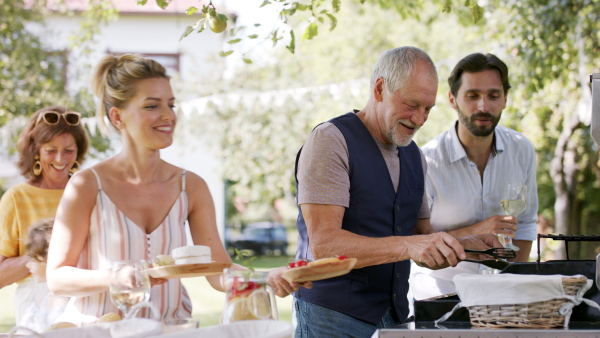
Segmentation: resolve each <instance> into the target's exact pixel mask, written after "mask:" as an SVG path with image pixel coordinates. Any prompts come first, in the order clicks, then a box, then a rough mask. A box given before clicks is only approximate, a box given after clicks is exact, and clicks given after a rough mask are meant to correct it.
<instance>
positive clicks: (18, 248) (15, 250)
mask: <svg viewBox="0 0 600 338" xmlns="http://www.w3.org/2000/svg"><path fill="white" fill-rule="evenodd" d="M64 191H65V190H64V189H42V188H38V187H34V186H33V185H31V184H29V183H25V182H24V183H20V184H17V185H15V186H13V187H11V188H10V189H8V190H7V191H6V192H5V193H4V195H2V198H1V199H0V255H2V256H5V257H15V256H22V255H24V254H25V244H26V242H27V229H28V228H29V227H30V226H31V225H32V224H33V223H35V222H36V221H38V220H40V219H44V218H50V217H54V216H55V215H56V209H58V203H59V202H60V198H61V197H62V195H63V192H64Z"/></svg>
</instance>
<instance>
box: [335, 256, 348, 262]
mask: <svg viewBox="0 0 600 338" xmlns="http://www.w3.org/2000/svg"><path fill="white" fill-rule="evenodd" d="M337 258H338V259H339V260H340V261H343V260H344V259H348V257H346V256H345V255H339V256H337Z"/></svg>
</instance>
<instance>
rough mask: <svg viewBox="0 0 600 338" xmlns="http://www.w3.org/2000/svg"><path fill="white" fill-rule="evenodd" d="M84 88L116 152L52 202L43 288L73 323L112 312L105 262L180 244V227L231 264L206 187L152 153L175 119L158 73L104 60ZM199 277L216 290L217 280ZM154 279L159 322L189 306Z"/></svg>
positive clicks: (144, 64)
mask: <svg viewBox="0 0 600 338" xmlns="http://www.w3.org/2000/svg"><path fill="white" fill-rule="evenodd" d="M92 88H93V91H94V93H95V95H96V96H97V97H98V98H99V102H100V104H99V107H98V110H97V116H98V117H99V119H100V120H101V121H105V120H106V121H110V127H111V128H113V129H115V130H116V131H117V132H118V133H119V134H120V136H121V139H122V142H123V149H122V150H121V152H120V153H118V154H117V155H115V156H114V157H112V158H109V159H107V160H105V161H103V162H100V163H98V164H97V165H95V166H93V167H91V168H90V169H87V170H82V171H81V172H79V173H78V174H77V175H75V176H74V177H73V179H72V180H71V182H69V184H68V186H67V188H66V191H65V195H64V197H63V199H62V201H61V203H60V205H59V209H58V213H57V216H56V222H55V227H54V232H53V235H52V240H51V243H50V250H49V257H48V274H47V277H48V285H49V288H50V289H51V290H52V291H54V292H55V293H56V294H60V295H66V296H70V297H73V298H71V301H70V302H69V304H68V305H67V310H66V312H65V315H64V317H62V318H61V320H64V321H70V322H73V323H75V324H80V323H82V322H89V321H93V320H96V319H97V318H98V317H101V316H102V315H104V314H106V313H109V312H115V313H117V312H118V310H117V308H116V307H115V306H114V305H113V304H112V303H111V300H110V297H109V296H108V293H107V291H108V282H109V269H110V267H111V263H112V262H113V261H116V260H123V259H146V260H151V259H152V258H153V257H156V256H157V255H162V254H169V253H170V252H171V250H172V249H174V248H176V247H180V246H184V245H186V240H185V231H184V225H185V222H186V221H187V222H188V223H189V228H190V232H191V236H192V240H193V242H194V244H196V245H206V246H209V247H211V249H212V258H213V260H215V261H221V262H226V261H230V258H229V256H228V254H227V252H226V250H225V248H224V247H223V245H222V242H221V239H220V238H219V233H218V231H217V226H216V217H215V209H214V203H213V200H212V197H211V194H210V191H209V189H208V186H207V184H206V182H205V181H204V180H203V179H202V178H201V177H200V176H198V175H196V174H194V173H192V172H189V171H186V170H184V169H182V168H178V167H176V166H174V165H171V164H169V163H167V162H165V161H163V160H162V159H161V158H160V150H161V149H164V148H166V147H168V146H170V145H171V144H172V143H173V132H174V131H175V126H176V123H177V116H176V114H175V112H174V106H175V96H174V95H173V92H172V90H171V85H170V82H169V77H168V76H167V75H166V72H165V68H164V67H163V66H162V65H160V64H159V63H158V62H156V61H154V60H152V59H148V58H144V57H141V56H137V55H131V54H127V55H121V56H114V55H110V56H106V57H105V58H104V59H103V60H102V61H101V62H100V64H99V65H98V67H97V69H96V72H95V75H94V79H93V84H92ZM234 269H243V267H241V266H234ZM282 270H283V269H282V268H279V269H274V270H272V271H271V273H270V278H269V282H270V284H271V285H272V286H273V287H274V288H275V290H276V293H277V294H278V295H279V296H285V295H288V294H289V293H290V292H292V291H295V290H296V289H297V288H298V287H299V285H297V284H293V285H290V284H289V283H287V282H286V281H285V280H284V279H282V278H281V276H280V274H281V271H282ZM207 279H208V281H209V282H210V284H211V285H212V287H214V288H215V289H217V290H221V291H223V286H222V285H221V280H220V275H216V276H209V277H207ZM152 282H153V287H152V290H151V296H150V300H151V301H152V302H153V303H154V304H155V305H156V306H157V307H158V309H160V316H161V317H162V318H163V319H167V318H184V317H190V316H191V313H192V304H191V302H190V299H189V297H188V295H187V292H186V290H185V289H184V288H183V286H182V284H181V282H180V280H179V279H169V280H153V281H152ZM146 315H147V314H146Z"/></svg>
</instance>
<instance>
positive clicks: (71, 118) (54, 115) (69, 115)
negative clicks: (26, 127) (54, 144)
mask: <svg viewBox="0 0 600 338" xmlns="http://www.w3.org/2000/svg"><path fill="white" fill-rule="evenodd" d="M61 116H62V117H63V118H64V119H65V122H66V123H67V124H68V125H70V126H76V125H79V121H80V120H81V114H80V113H77V112H73V111H70V112H66V113H59V112H55V111H47V112H43V113H41V114H40V116H39V117H38V119H37V121H36V123H35V124H36V125H37V124H38V123H39V122H40V120H43V121H44V122H45V123H46V124H49V125H51V126H53V125H55V124H57V123H58V122H59V121H60V117H61Z"/></svg>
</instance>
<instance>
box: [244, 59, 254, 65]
mask: <svg viewBox="0 0 600 338" xmlns="http://www.w3.org/2000/svg"><path fill="white" fill-rule="evenodd" d="M242 60H244V62H245V63H246V64H251V63H252V60H250V59H246V58H243V59H242Z"/></svg>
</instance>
